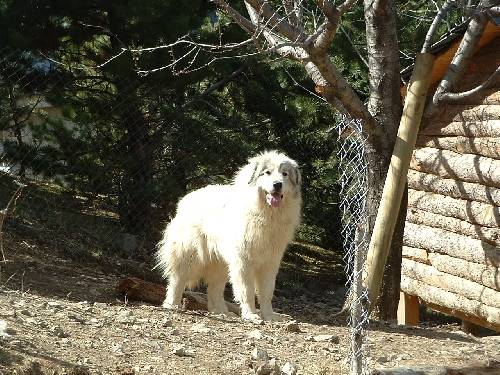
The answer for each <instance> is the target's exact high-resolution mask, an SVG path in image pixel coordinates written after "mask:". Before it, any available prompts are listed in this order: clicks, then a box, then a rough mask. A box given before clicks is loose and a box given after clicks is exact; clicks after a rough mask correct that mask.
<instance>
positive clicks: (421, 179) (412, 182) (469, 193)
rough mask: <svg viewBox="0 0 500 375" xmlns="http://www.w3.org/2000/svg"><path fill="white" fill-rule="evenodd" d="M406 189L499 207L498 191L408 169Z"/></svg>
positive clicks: (499, 191) (499, 194) (499, 190)
mask: <svg viewBox="0 0 500 375" xmlns="http://www.w3.org/2000/svg"><path fill="white" fill-rule="evenodd" d="M408 187H409V188H410V189H413V190H420V191H428V192H432V193H436V194H441V195H446V196H449V197H452V198H460V199H466V200H469V201H478V202H482V203H487V204H492V205H495V206H500V189H498V188H494V187H491V186H486V185H479V184H477V183H472V182H464V181H461V180H455V179H451V178H449V177H447V176H438V175H436V174H433V173H426V172H421V171H417V170H413V169H410V170H409V171H408Z"/></svg>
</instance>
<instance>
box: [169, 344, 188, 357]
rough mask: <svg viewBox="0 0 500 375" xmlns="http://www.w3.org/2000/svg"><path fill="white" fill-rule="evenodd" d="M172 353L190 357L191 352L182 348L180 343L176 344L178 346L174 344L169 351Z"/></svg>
mask: <svg viewBox="0 0 500 375" xmlns="http://www.w3.org/2000/svg"><path fill="white" fill-rule="evenodd" d="M171 353H172V354H175V355H177V356H179V357H192V356H193V354H192V353H190V352H188V351H187V350H186V348H184V347H183V346H181V345H178V346H175V347H174V348H173V349H172V351H171Z"/></svg>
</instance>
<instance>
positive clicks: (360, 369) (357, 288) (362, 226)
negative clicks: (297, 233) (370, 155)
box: [336, 120, 371, 375]
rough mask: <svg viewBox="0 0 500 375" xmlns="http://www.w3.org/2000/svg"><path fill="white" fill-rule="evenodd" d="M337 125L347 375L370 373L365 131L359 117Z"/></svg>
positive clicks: (368, 242) (365, 374)
mask: <svg viewBox="0 0 500 375" xmlns="http://www.w3.org/2000/svg"><path fill="white" fill-rule="evenodd" d="M336 129H337V132H338V134H340V135H341V137H340V139H339V144H340V145H341V147H340V150H339V152H338V156H339V160H340V163H339V169H340V171H341V178H340V181H341V185H342V190H341V192H340V196H341V202H340V207H341V210H342V219H343V223H342V235H343V238H344V249H345V256H344V260H345V264H346V274H347V285H349V286H350V289H349V293H350V294H349V296H348V303H349V319H348V321H349V327H350V342H349V351H348V356H347V358H346V362H347V363H348V364H349V375H369V374H371V371H370V367H369V358H370V353H369V350H368V345H367V332H366V329H367V328H368V324H369V305H368V304H367V301H369V297H368V291H367V289H366V288H364V286H363V270H364V265H365V263H366V254H367V251H368V246H369V244H370V238H369V237H368V234H367V233H368V215H367V214H366V194H367V191H368V188H367V185H366V170H367V162H366V159H365V149H366V148H365V147H366V140H367V135H366V134H365V133H364V132H363V131H362V127H361V123H360V122H359V121H349V122H347V121H345V120H344V121H342V122H340V123H339V125H338V126H337V128H336ZM342 135H343V136H342Z"/></svg>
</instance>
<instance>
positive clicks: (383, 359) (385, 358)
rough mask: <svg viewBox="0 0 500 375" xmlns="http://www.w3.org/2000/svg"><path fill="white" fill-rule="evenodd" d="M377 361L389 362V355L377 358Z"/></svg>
mask: <svg viewBox="0 0 500 375" xmlns="http://www.w3.org/2000/svg"><path fill="white" fill-rule="evenodd" d="M377 362H378V363H387V362H389V360H388V359H387V357H385V356H382V357H378V358H377Z"/></svg>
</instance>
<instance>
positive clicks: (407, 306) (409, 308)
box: [398, 292, 420, 326]
mask: <svg viewBox="0 0 500 375" xmlns="http://www.w3.org/2000/svg"><path fill="white" fill-rule="evenodd" d="M419 310H420V303H419V302H418V297H417V296H412V295H410V294H407V293H405V292H400V296H399V305H398V324H406V325H410V326H418V323H419V319H420V318H419Z"/></svg>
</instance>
